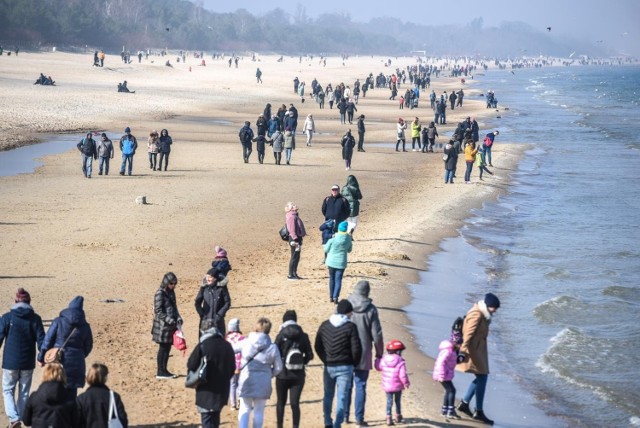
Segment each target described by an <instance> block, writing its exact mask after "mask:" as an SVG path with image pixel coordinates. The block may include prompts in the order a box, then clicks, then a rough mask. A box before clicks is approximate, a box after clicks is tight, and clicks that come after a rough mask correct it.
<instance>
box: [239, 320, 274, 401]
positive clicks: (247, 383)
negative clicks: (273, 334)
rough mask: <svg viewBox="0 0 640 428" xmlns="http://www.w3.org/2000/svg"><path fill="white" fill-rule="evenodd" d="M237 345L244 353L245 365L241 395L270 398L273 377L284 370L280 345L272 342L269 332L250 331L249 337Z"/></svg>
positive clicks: (240, 384) (240, 387)
mask: <svg viewBox="0 0 640 428" xmlns="http://www.w3.org/2000/svg"><path fill="white" fill-rule="evenodd" d="M237 346H238V347H239V348H240V351H241V353H242V366H244V368H243V369H242V372H240V379H239V381H238V383H239V387H238V390H239V393H240V397H249V398H258V399H265V400H266V399H269V397H271V392H272V387H271V378H272V377H275V376H277V375H278V374H279V373H280V372H281V371H282V358H281V357H280V351H279V350H278V347H277V346H276V345H275V344H274V343H272V342H271V338H270V337H269V336H268V335H267V334H264V333H256V332H253V333H250V334H249V337H248V338H247V339H246V340H243V341H241V342H239V343H238V345H237ZM234 350H236V349H235V347H234ZM251 357H253V359H252V358H251ZM249 360H251V361H249ZM247 361H249V363H248V364H247Z"/></svg>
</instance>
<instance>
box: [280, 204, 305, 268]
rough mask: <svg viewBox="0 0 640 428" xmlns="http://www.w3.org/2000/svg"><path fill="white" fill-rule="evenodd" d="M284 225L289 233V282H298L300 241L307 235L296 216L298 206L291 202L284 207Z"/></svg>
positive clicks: (298, 217)
mask: <svg viewBox="0 0 640 428" xmlns="http://www.w3.org/2000/svg"><path fill="white" fill-rule="evenodd" d="M284 212H285V225H286V226H287V232H289V248H290V250H291V257H290V258H289V275H288V276H287V279H288V280H289V281H296V280H300V279H302V278H300V277H299V276H298V264H299V263H300V253H301V252H302V239H303V238H304V237H305V236H306V235H307V231H306V230H305V228H304V223H303V222H302V219H301V218H300V216H299V215H298V206H297V205H296V204H294V203H293V202H287V205H285V207H284Z"/></svg>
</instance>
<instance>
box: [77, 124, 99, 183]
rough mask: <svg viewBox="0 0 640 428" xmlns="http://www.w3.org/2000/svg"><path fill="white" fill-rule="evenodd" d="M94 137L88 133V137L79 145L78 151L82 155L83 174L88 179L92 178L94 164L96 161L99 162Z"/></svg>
mask: <svg viewBox="0 0 640 428" xmlns="http://www.w3.org/2000/svg"><path fill="white" fill-rule="evenodd" d="M92 135H93V134H92V133H91V132H87V135H85V137H84V138H83V139H82V140H80V142H79V143H78V144H77V147H78V150H79V151H80V153H82V173H83V174H84V176H85V177H86V178H91V166H92V163H93V161H94V159H95V160H98V150H97V148H96V142H95V140H94V139H93V137H92Z"/></svg>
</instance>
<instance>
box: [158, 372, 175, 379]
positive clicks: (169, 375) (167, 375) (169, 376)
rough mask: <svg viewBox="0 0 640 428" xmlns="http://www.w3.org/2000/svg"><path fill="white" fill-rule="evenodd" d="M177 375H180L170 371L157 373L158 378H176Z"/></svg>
mask: <svg viewBox="0 0 640 428" xmlns="http://www.w3.org/2000/svg"><path fill="white" fill-rule="evenodd" d="M177 377H178V375H175V374H173V373H170V372H164V373H158V374H157V375H156V379H175V378H177Z"/></svg>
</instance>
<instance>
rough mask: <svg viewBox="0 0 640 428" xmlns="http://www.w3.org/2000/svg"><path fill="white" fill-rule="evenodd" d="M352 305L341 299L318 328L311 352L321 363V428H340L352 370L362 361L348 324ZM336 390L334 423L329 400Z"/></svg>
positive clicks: (354, 329) (355, 334)
mask: <svg viewBox="0 0 640 428" xmlns="http://www.w3.org/2000/svg"><path fill="white" fill-rule="evenodd" d="M352 312H353V306H352V305H351V303H349V301H348V300H341V301H340V302H339V303H338V306H337V313H336V314H333V315H331V317H329V319H328V320H327V321H325V322H323V323H322V324H321V325H320V328H319V329H318V333H317V334H316V341H315V351H316V354H318V357H320V359H321V360H322V362H323V363H324V375H323V377H324V397H323V399H322V411H323V414H324V426H325V428H340V426H341V425H342V422H343V421H344V416H345V413H344V412H345V409H346V407H347V402H348V400H349V390H350V389H351V383H352V382H353V368H354V366H355V365H356V364H358V362H359V361H360V359H361V358H362V345H361V344H360V338H359V336H358V328H357V327H356V325H355V324H353V323H352V322H351V321H350V318H351V315H352ZM336 386H337V387H338V394H337V395H338V397H337V400H336V401H337V402H336V418H335V423H334V422H333V420H332V418H331V406H332V404H333V397H334V395H335V394H336Z"/></svg>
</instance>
